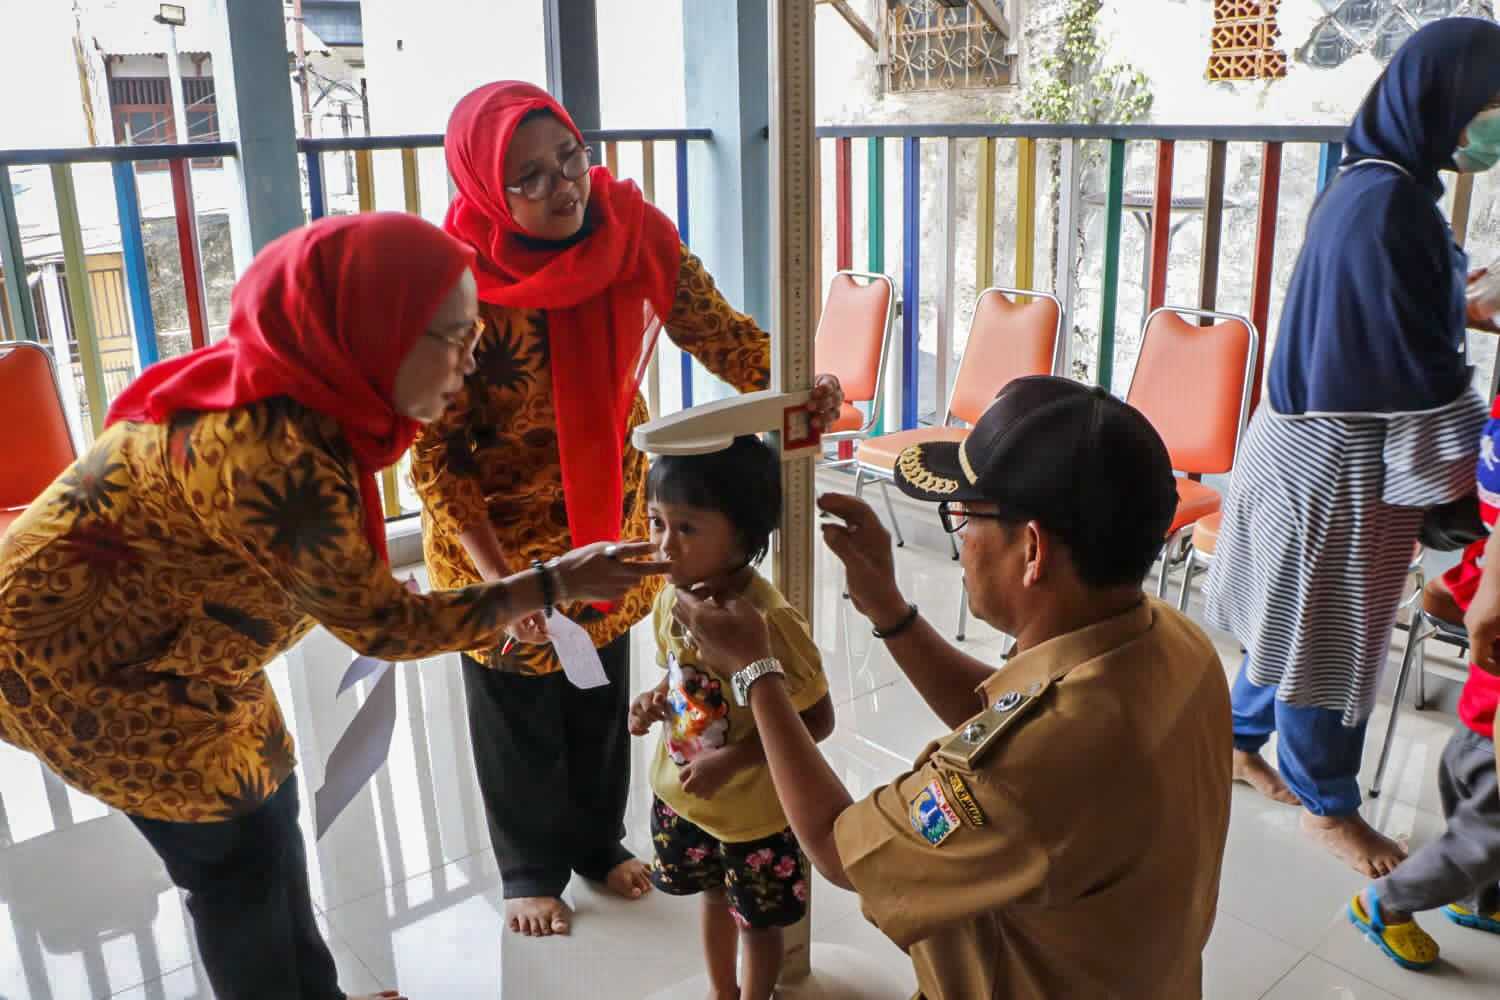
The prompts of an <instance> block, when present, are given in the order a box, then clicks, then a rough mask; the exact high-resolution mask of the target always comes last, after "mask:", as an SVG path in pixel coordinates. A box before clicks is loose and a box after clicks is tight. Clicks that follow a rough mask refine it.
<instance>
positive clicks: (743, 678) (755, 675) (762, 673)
mask: <svg viewBox="0 0 1500 1000" xmlns="http://www.w3.org/2000/svg"><path fill="white" fill-rule="evenodd" d="M771 674H780V675H781V676H783V677H785V676H786V671H785V670H783V669H781V664H780V663H777V662H776V661H775V660H772V659H765V660H756V661H755V662H754V663H752V664H750V665H749V666H748V667H746V668H745V669H744V670H741V671H739V672H738V673H736V674H735V675H734V676H733V677H731V678H730V679H729V683H730V686H731V687H733V688H734V700H735V701H737V702H739V705H740V707H741V708H749V707H750V686H751V685H752V684H754V683H755V682H756V681H758V680H760V679H761V678H762V677H767V676H769V675H771Z"/></svg>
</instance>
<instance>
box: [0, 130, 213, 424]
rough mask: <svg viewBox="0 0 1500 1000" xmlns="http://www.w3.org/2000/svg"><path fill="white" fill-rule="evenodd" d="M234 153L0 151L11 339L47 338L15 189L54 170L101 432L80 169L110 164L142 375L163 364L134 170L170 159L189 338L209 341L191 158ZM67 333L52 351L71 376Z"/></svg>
mask: <svg viewBox="0 0 1500 1000" xmlns="http://www.w3.org/2000/svg"><path fill="white" fill-rule="evenodd" d="M235 152H236V151H235V146H234V144H233V143H227V142H209V143H192V144H188V145H163V146H99V147H94V148H88V149H0V257H3V258H4V276H5V298H6V305H7V307H8V309H7V311H8V314H9V316H10V321H11V324H12V326H13V329H12V330H11V331H9V332H10V334H11V335H13V336H17V337H19V338H21V339H25V340H33V341H40V340H41V339H42V336H41V331H42V330H43V326H42V324H41V323H40V322H39V321H38V317H37V315H36V310H35V308H34V307H33V304H32V298H31V295H30V292H29V287H30V286H29V284H28V281H27V273H26V254H25V248H24V245H23V243H22V241H21V225H20V219H19V217H18V215H17V211H16V202H15V198H14V195H13V189H12V177H11V171H12V168H15V167H20V166H47V167H49V168H50V175H51V183H52V192H53V199H54V201H55V207H56V211H57V223H58V235H59V236H60V238H61V244H62V258H63V270H64V273H65V274H67V275H68V276H69V278H70V280H68V282H67V317H68V321H69V323H70V324H71V327H72V329H71V331H70V332H71V334H72V336H73V339H74V340H76V342H77V345H78V356H79V363H80V366H81V368H82V370H83V384H84V393H85V396H86V399H87V405H88V413H89V425H90V428H91V429H92V431H93V433H95V434H97V433H98V432H99V431H100V430H102V429H103V426H104V418H105V414H106V413H107V411H108V409H109V402H110V400H109V394H108V391H107V388H106V385H105V372H104V365H103V361H102V358H101V355H100V349H99V336H98V324H97V322H96V317H95V315H94V306H95V304H94V302H93V301H92V297H91V295H90V290H89V284H90V283H89V281H88V280H87V275H88V259H87V254H86V248H85V244H84V236H83V234H84V229H83V225H82V223H81V221H80V218H79V205H78V194H77V188H76V185H75V178H74V168H75V167H76V166H79V165H81V164H92V163H105V164H109V165H110V170H111V172H112V174H113V182H114V194H115V209H116V217H117V218H116V221H117V223H118V225H119V229H120V254H121V257H122V259H123V261H124V270H125V285H126V288H127V291H128V296H127V298H128V301H129V310H130V316H129V319H130V326H131V328H132V329H133V331H134V347H135V355H136V358H135V360H136V370H137V371H139V369H140V368H144V367H145V366H147V365H150V364H153V363H155V362H156V360H157V359H158V358H159V357H160V348H159V345H158V343H157V329H156V320H155V317H154V315H153V313H152V308H151V285H150V281H151V279H150V275H149V272H148V270H147V266H146V252H145V241H144V235H143V232H144V230H143V219H142V216H141V204H140V194H139V191H138V188H137V181H136V168H135V164H137V163H139V162H142V161H151V162H153V163H160V162H162V161H165V162H166V164H167V169H168V171H169V172H170V177H171V185H172V196H173V199H172V200H173V206H174V214H175V216H176V219H177V237H178V241H177V242H178V252H179V255H180V257H181V263H182V277H183V287H184V293H185V296H186V299H187V307H188V309H187V312H188V322H189V329H190V335H191V338H192V343H193V344H194V346H199V345H202V344H206V343H207V342H208V318H207V309H206V301H207V296H206V293H205V289H204V283H203V266H202V262H201V251H200V247H199V240H198V223H197V210H196V207H195V203H194V199H193V184H192V172H191V170H190V167H189V164H190V161H191V160H193V159H203V158H208V157H217V158H222V157H232V156H234V155H235ZM63 333H64V331H62V330H53V331H52V335H53V347H54V350H58V352H59V356H58V361H59V362H60V365H61V367H62V369H63V370H64V371H66V370H67V369H68V367H69V365H70V356H69V351H68V346H67V343H66V340H67V338H66V337H65V336H63Z"/></svg>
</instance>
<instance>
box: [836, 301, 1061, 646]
mask: <svg viewBox="0 0 1500 1000" xmlns="http://www.w3.org/2000/svg"><path fill="white" fill-rule="evenodd" d="M1023 296H1024V297H1029V298H1030V299H1031V300H1032V301H1030V302H1028V303H1026V304H1025V305H1022V304H1020V303H1019V302H1017V301H1016V300H1017V298H1020V297H1023ZM1061 333H1062V303H1060V302H1059V301H1058V300H1057V298H1056V297H1055V296H1052V295H1048V294H1046V293H1045V292H1034V291H1024V290H1020V289H1013V288H989V289H986V290H985V291H984V292H982V293H980V296H979V301H978V302H976V303H975V305H974V318H973V320H971V321H970V323H969V340H968V343H967V344H965V345H964V356H963V358H962V360H960V361H959V364H958V372H957V374H956V375H955V376H954V379H953V391H952V393H951V394H950V395H949V397H948V411H947V413H945V414H944V415H943V422H942V423H941V424H940V425H938V426H936V427H918V428H916V429H914V430H909V431H897V432H896V433H894V434H883V435H881V436H880V437H876V438H871V439H870V440H868V441H866V442H864V443H863V444H862V445H860V449H859V455H858V456H857V461H858V463H859V470H858V472H857V473H856V474H855V479H854V494H855V496H860V495H862V494H863V492H864V485H865V481H866V480H873V481H875V482H878V483H879V484H880V490H881V493H882V494H883V495H884V497H885V508H886V513H887V515H888V516H889V517H890V521H891V530H892V531H893V532H894V533H895V535H896V544H897V545H905V544H906V540H905V538H903V537H902V534H901V524H900V522H898V521H897V520H896V509H895V506H894V505H893V504H892V503H891V495H890V488H889V487H890V483H891V481H892V480H893V479H894V478H895V469H896V460H897V459H898V458H900V456H901V453H902V452H903V451H905V450H906V449H907V448H909V447H911V446H912V445H917V444H926V443H928V442H932V441H962V440H963V439H964V438H966V437H968V434H969V431H968V426H972V425H973V424H974V423H975V422H976V421H977V420H978V419H979V418H980V416H981V415H983V413H984V411H985V410H986V409H988V408H989V405H990V403H991V402H992V401H993V400H994V398H995V397H996V396H997V395H999V393H1000V390H1001V389H1004V388H1005V387H1006V386H1007V385H1009V384H1010V383H1011V382H1013V381H1015V380H1016V379H1018V378H1024V377H1025V376H1027V375H1046V374H1048V373H1050V372H1051V371H1052V368H1053V359H1054V357H1055V356H1056V353H1057V342H1058V337H1059V336H1060V335H1061ZM960 423H962V424H965V425H968V426H959V425H960ZM948 543H949V545H951V546H952V547H953V558H954V559H957V558H958V544H957V542H956V541H955V540H954V539H953V538H952V537H951V536H950V537H949V539H948ZM968 613H969V595H968V592H967V590H966V591H965V592H964V596H963V602H962V604H961V605H960V607H959V612H958V639H959V641H963V638H964V625H965V623H966V622H967V620H968Z"/></svg>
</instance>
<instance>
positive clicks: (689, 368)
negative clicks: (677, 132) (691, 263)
mask: <svg viewBox="0 0 1500 1000" xmlns="http://www.w3.org/2000/svg"><path fill="white" fill-rule="evenodd" d="M677 233H678V235H679V236H681V237H682V242H683V243H684V244H686V245H687V246H692V243H690V242H689V239H690V237H689V235H688V233H689V228H688V147H687V140H686V139H678V140H677ZM692 405H693V356H692V355H691V354H689V353H688V352H687V351H683V352H682V408H683V409H684V410H686V409H687V408H688V407H690V406H692Z"/></svg>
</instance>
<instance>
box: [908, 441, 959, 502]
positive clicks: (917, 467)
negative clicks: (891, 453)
mask: <svg viewBox="0 0 1500 1000" xmlns="http://www.w3.org/2000/svg"><path fill="white" fill-rule="evenodd" d="M925 447H926V446H925V445H920V444H919V445H913V446H912V447H910V448H908V449H906V450H905V451H903V452H902V453H901V457H900V458H898V459H897V460H896V468H898V469H899V470H900V471H901V475H902V477H903V478H904V479H905V480H906V481H907V482H908V483H911V484H912V485H913V486H915V487H916V488H917V489H919V490H921V491H923V492H924V493H939V494H942V493H957V492H958V486H959V483H958V480H957V479H949V478H948V477H947V476H939V475H938V474H937V473H935V472H933V471H932V470H931V469H929V468H927V466H925V465H923V464H922V452H923V450H924V449H925ZM960 454H961V453H960Z"/></svg>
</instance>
